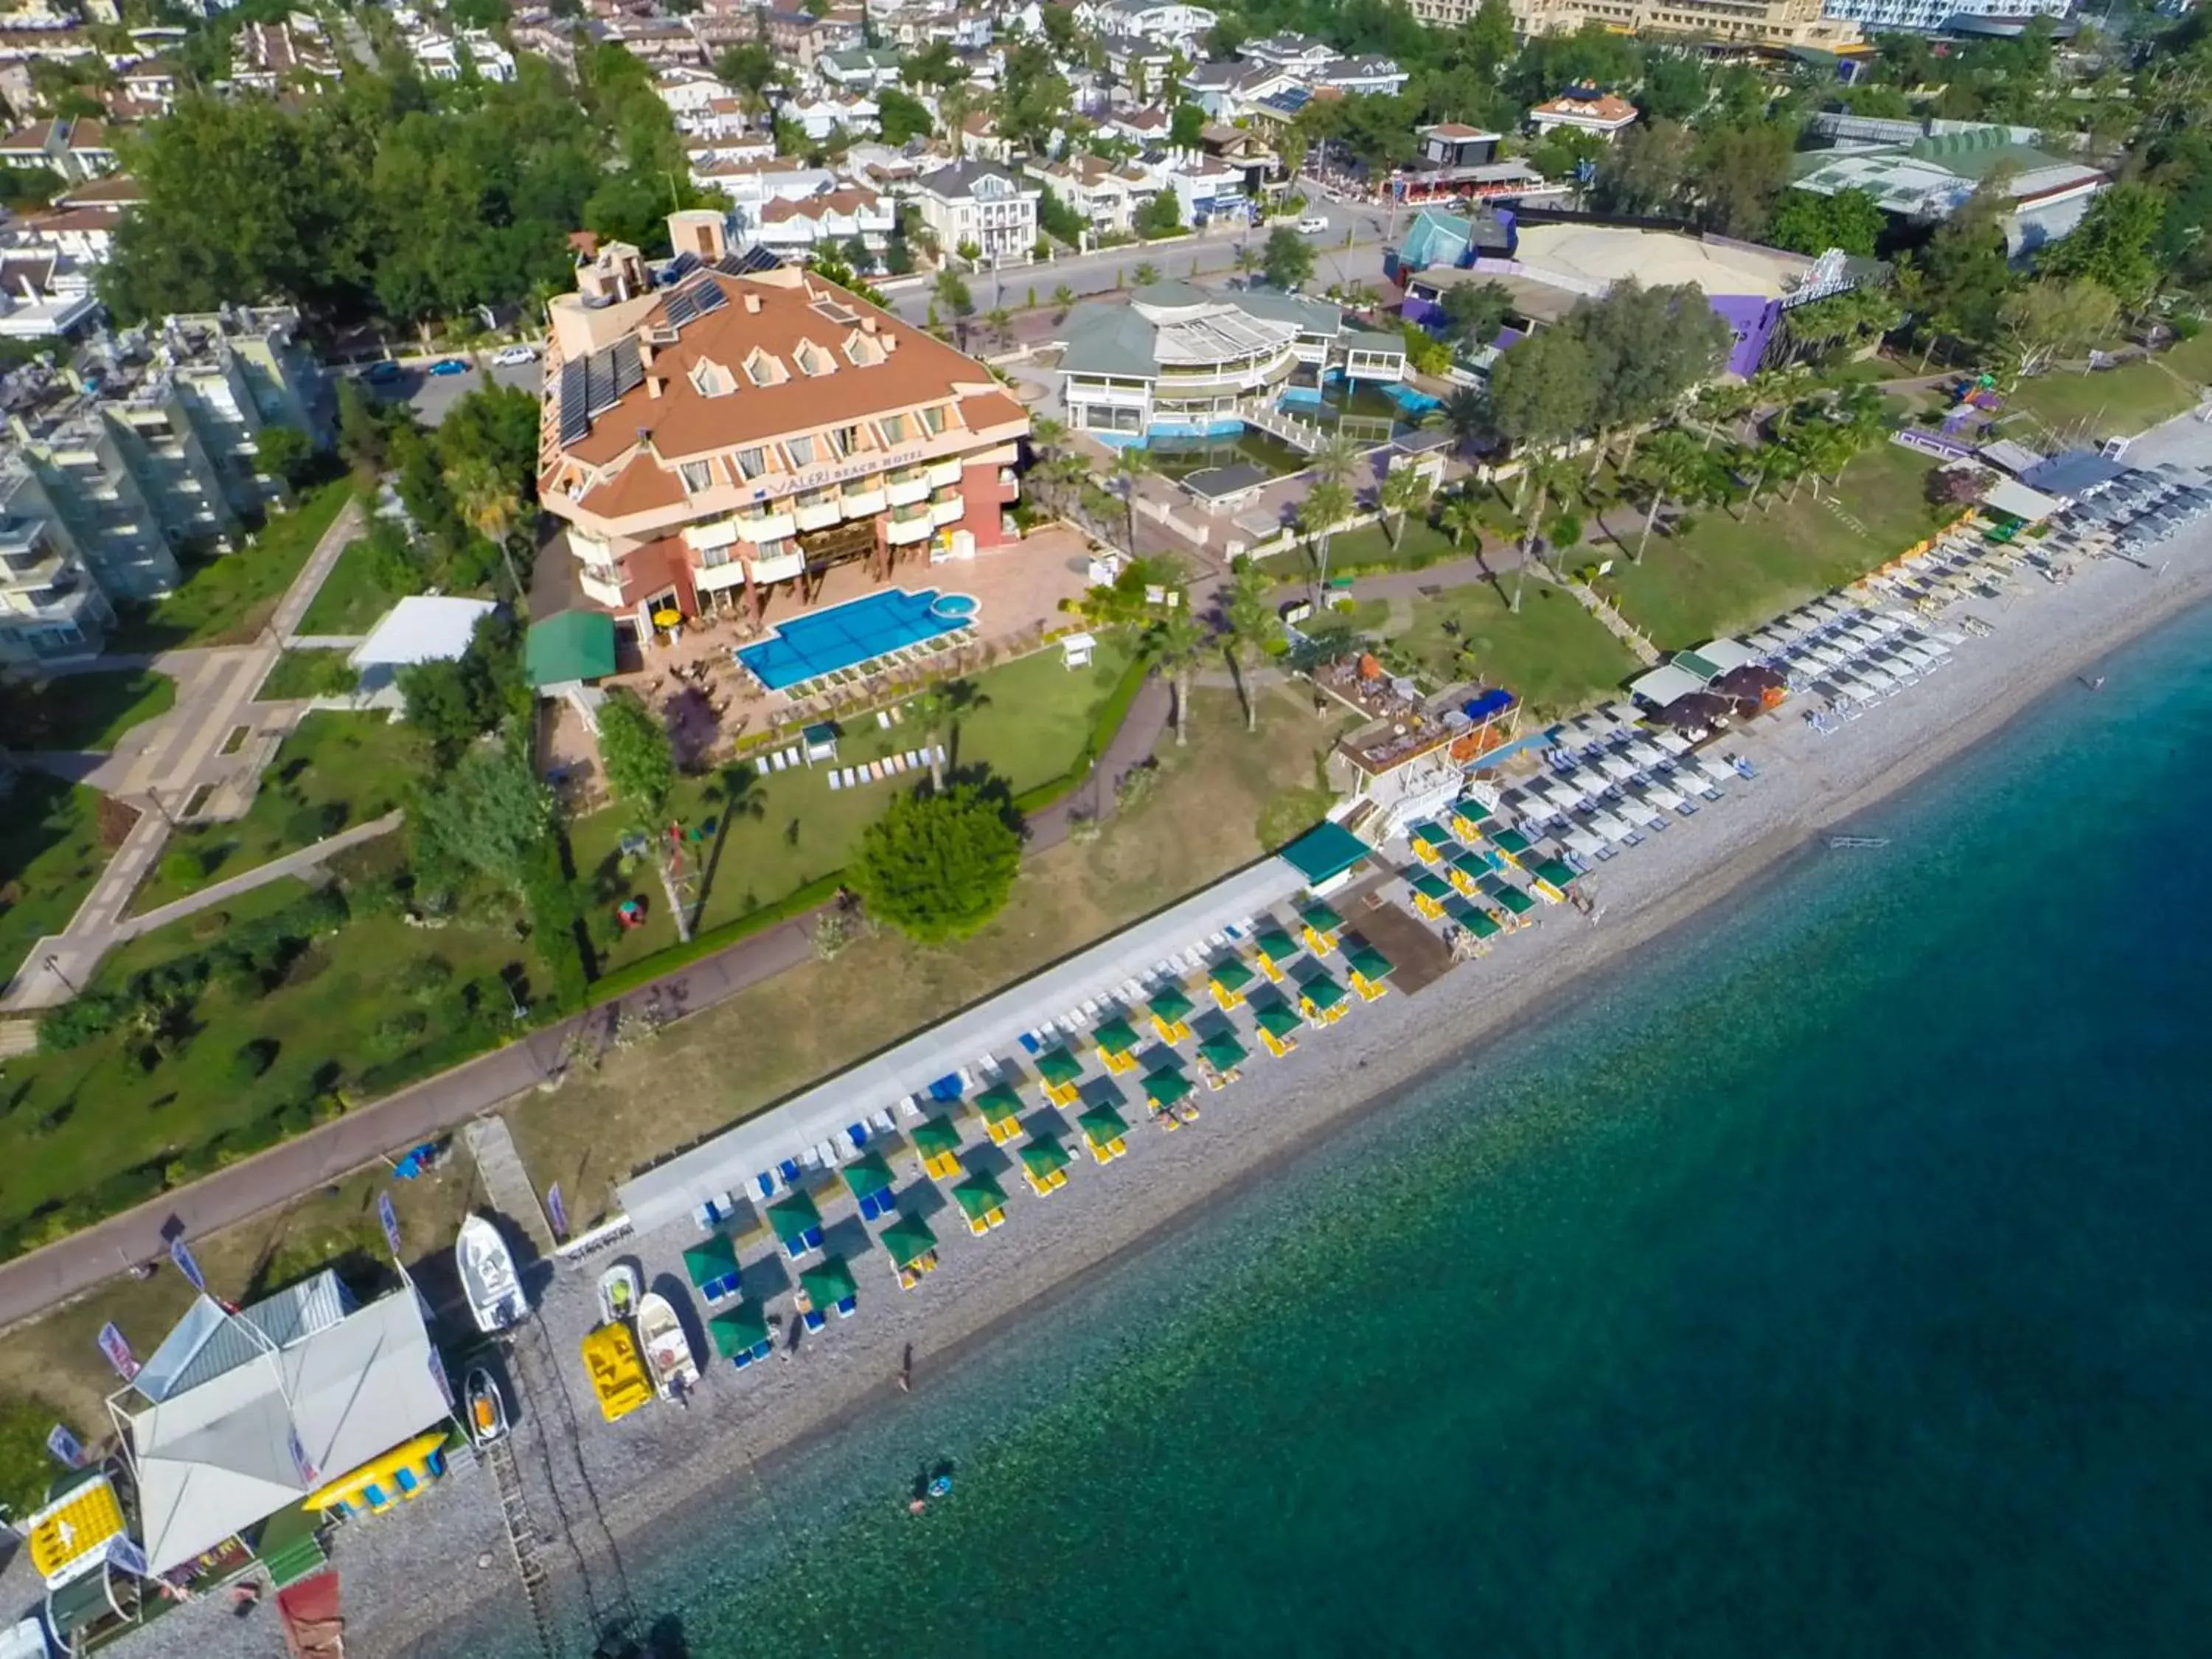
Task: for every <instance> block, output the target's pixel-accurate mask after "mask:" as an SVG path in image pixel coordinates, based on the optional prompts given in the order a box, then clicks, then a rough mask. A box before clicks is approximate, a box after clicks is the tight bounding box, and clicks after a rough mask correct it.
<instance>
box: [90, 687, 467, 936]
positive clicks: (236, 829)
mask: <svg viewBox="0 0 2212 1659" xmlns="http://www.w3.org/2000/svg"><path fill="white" fill-rule="evenodd" d="M427 760H428V745H427V744H425V743H424V742H423V740H422V736H421V734H420V733H418V732H415V731H414V730H413V729H411V728H410V727H409V726H404V725H402V724H400V723H398V722H397V721H388V720H386V719H385V718H384V717H383V716H382V715H381V714H341V713H337V712H326V713H320V714H309V715H307V717H306V718H304V719H303V720H301V722H300V724H299V726H298V728H297V729H296V730H295V731H294V732H293V733H292V735H291V736H290V737H289V738H285V739H284V742H283V745H282V746H281V747H280V748H278V750H276V759H275V760H274V761H272V762H271V763H270V767H269V769H268V770H267V771H266V772H264V774H263V775H262V780H261V788H260V791H259V793H257V794H256V795H255V796H254V798H253V804H252V805H251V806H249V807H248V808H246V816H245V817H242V818H238V819H234V820H233V821H232V822H230V823H207V824H200V825H197V826H196V827H194V828H191V829H179V831H177V832H176V833H175V834H174V835H173V836H170V837H169V843H168V848H167V851H166V852H164V853H163V854H162V855H161V863H160V864H159V865H158V866H155V870H154V871H153V872H152V873H151V874H149V876H148V877H147V878H146V879H145V880H144V881H143V882H142V883H141V884H139V888H138V890H137V893H136V894H135V895H133V896H132V898H131V909H132V911H133V913H134V914H136V913H140V912H143V911H147V910H150V909H153V908H155V906H157V905H162V904H167V903H168V902H170V901H171V900H172V899H179V898H182V897H184V896H185V895H186V894H188V893H196V892H197V891H198V890H200V889H201V888H203V887H205V886H207V885H208V884H210V882H216V881H221V880H223V879H225V878H228V877H231V876H235V875H238V874H240V872H244V871H246V870H251V869H252V868H254V867H255V866H257V865H262V864H266V863H268V862H269V860H271V859H273V858H278V857H281V856H282V855H283V854H286V853H289V852H293V851H295V850H296V849H298V848H302V847H306V846H308V845H310V844H311V843H313V842H317V841H319V840H321V839H322V838H323V837H324V836H330V835H335V834H337V832H338V831H339V830H341V829H345V828H346V827H347V826H348V825H349V824H356V823H364V822H366V821H367V820H368V819H370V818H374V817H382V816H383V815H384V814H385V813H386V812H388V811H391V810H392V808H393V807H395V806H397V805H399V804H400V801H401V799H402V798H403V797H404V795H405V793H406V792H407V787H408V784H409V783H410V781H412V780H413V779H414V778H415V777H416V775H417V774H418V773H419V772H420V771H421V769H422V767H423V765H424V764H425V763H426V762H427Z"/></svg>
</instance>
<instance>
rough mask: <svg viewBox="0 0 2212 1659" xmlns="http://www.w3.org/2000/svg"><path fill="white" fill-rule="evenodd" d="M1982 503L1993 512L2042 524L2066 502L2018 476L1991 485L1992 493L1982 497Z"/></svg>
mask: <svg viewBox="0 0 2212 1659" xmlns="http://www.w3.org/2000/svg"><path fill="white" fill-rule="evenodd" d="M1982 505H1983V506H1984V507H1988V508H1989V509H1990V511H1991V512H1993V513H2004V514H2006V515H2007V516H2008V517H2009V518H2015V519H2020V520H2024V521H2026V522H2027V523H2028V524H2040V523H2042V522H2043V521H2044V520H2045V519H2047V518H2049V517H2050V516H2051V514H2052V513H2056V512H2057V510H2058V509H2059V508H2060V507H2063V506H2064V505H2065V503H2064V502H2063V501H2059V500H2057V498H2056V497H2054V496H2051V495H2045V494H2044V493H2043V492H2042V491H2041V490H2039V489H2029V488H2028V487H2027V485H2026V484H2024V483H2021V482H2020V481H2019V480H2018V479H2017V478H2006V479H2004V480H2002V482H2000V483H1995V484H1992V485H1990V493H1989V494H1988V495H1984V496H1983V497H1982Z"/></svg>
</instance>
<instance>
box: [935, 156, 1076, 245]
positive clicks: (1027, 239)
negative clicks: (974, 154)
mask: <svg viewBox="0 0 2212 1659" xmlns="http://www.w3.org/2000/svg"><path fill="white" fill-rule="evenodd" d="M1043 195H1044V191H1042V189H1041V188H1040V187H1039V186H1038V185H1037V184H1036V181H1035V180H1034V179H1017V178H1016V177H1015V176H1014V175H1013V174H1012V173H1009V172H1007V171H1006V168H1004V167H1000V166H997V165H996V164H995V163H993V162H990V161H956V162H954V163H953V164H952V165H951V167H940V168H939V169H938V170H937V171H936V172H935V173H925V174H924V175H923V176H922V177H921V178H920V179H917V180H915V186H914V203H915V209H916V210H917V211H919V212H920V213H921V222H922V223H923V224H925V225H927V227H928V228H930V230H931V231H933V233H934V234H936V237H937V240H938V244H939V246H941V247H942V248H944V250H945V252H947V253H951V252H954V251H955V250H956V249H957V248H959V247H960V246H962V245H963V244H965V243H973V244H974V245H975V246H976V247H977V248H979V249H980V250H981V254H980V256H979V258H980V263H981V264H986V265H992V264H1028V263H1029V260H1030V254H1031V251H1032V249H1034V247H1035V246H1036V239H1037V203H1038V202H1039V201H1040V200H1041V199H1042V197H1043Z"/></svg>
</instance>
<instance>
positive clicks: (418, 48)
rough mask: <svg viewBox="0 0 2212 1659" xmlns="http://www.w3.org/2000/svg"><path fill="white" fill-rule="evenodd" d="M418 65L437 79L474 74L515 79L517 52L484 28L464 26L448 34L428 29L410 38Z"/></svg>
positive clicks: (482, 77) (484, 78)
mask: <svg viewBox="0 0 2212 1659" xmlns="http://www.w3.org/2000/svg"><path fill="white" fill-rule="evenodd" d="M407 50H408V52H410V54H411V55H412V56H413V58H414V59H415V67H416V69H418V70H421V71H422V73H423V74H424V75H425V76H428V77H429V78H430V79H431V80H433V81H458V80H459V79H461V78H462V77H463V76H465V75H471V74H472V75H474V76H476V77H477V79H478V80H479V81H501V82H505V81H512V80H513V79H514V54H513V52H509V51H508V50H507V48H506V47H505V46H501V45H500V43H499V42H498V41H497V40H495V39H494V38H493V37H492V36H491V35H490V34H489V33H487V32H485V31H484V30H483V29H462V30H461V31H459V33H454V34H445V33H440V32H439V31H437V30H435V29H426V30H423V31H422V33H417V34H412V35H410V36H409V37H408V40H407Z"/></svg>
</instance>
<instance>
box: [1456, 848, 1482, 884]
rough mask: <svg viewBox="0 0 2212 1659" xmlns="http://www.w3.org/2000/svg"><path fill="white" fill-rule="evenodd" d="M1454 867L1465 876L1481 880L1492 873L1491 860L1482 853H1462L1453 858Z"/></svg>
mask: <svg viewBox="0 0 2212 1659" xmlns="http://www.w3.org/2000/svg"><path fill="white" fill-rule="evenodd" d="M1452 868H1453V869H1455V870H1456V871H1458V872H1460V873H1461V874H1462V875H1463V876H1469V877H1472V878H1474V879H1475V880H1476V881H1480V880H1481V879H1482V878H1484V877H1485V876H1486V875H1488V874H1489V873H1490V861H1489V860H1487V859H1486V858H1484V857H1483V856H1482V854H1480V853H1462V854H1460V855H1459V856H1458V857H1457V858H1455V859H1454V860H1452Z"/></svg>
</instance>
